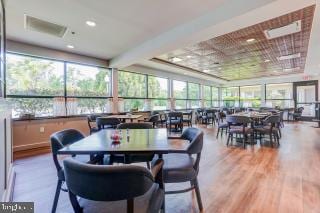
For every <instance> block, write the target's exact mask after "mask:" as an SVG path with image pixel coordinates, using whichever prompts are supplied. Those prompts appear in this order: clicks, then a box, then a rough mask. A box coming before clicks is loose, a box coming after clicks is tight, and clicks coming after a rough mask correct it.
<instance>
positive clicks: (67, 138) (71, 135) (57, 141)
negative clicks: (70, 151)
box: [50, 129, 84, 171]
mask: <svg viewBox="0 0 320 213" xmlns="http://www.w3.org/2000/svg"><path fill="white" fill-rule="evenodd" d="M83 138H84V135H83V134H82V133H81V132H79V131H78V130H76V129H65V130H62V131H59V132H55V133H53V134H52V135H51V136H50V141H51V151H52V155H53V161H54V164H55V166H56V168H57V170H58V171H60V170H61V165H60V163H59V161H58V158H57V153H58V150H59V149H62V148H63V147H65V146H67V145H69V144H73V143H75V142H77V141H79V140H81V139H83Z"/></svg>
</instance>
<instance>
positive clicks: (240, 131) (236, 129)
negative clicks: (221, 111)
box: [226, 115, 253, 148]
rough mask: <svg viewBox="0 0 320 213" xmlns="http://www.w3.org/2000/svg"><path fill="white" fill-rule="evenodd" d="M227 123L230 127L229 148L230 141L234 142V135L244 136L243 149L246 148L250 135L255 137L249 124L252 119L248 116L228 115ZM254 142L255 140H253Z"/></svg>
mask: <svg viewBox="0 0 320 213" xmlns="http://www.w3.org/2000/svg"><path fill="white" fill-rule="evenodd" d="M226 119H227V123H228V126H229V135H228V140H227V146H228V145H229V141H230V139H231V142H232V141H233V134H236V136H238V135H242V136H243V140H242V142H243V148H246V141H247V138H248V135H249V134H251V135H252V136H253V130H252V129H251V128H250V127H248V124H250V123H251V119H250V118H249V117H247V116H239V115H235V116H233V115H227V118H226ZM251 142H253V139H252V140H251Z"/></svg>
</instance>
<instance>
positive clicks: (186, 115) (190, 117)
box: [183, 110, 193, 120]
mask: <svg viewBox="0 0 320 213" xmlns="http://www.w3.org/2000/svg"><path fill="white" fill-rule="evenodd" d="M192 114H193V112H192V110H190V111H188V112H185V113H183V116H184V117H186V118H187V119H190V120H191V119H192Z"/></svg>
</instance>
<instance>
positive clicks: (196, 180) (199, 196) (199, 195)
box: [194, 178, 203, 212]
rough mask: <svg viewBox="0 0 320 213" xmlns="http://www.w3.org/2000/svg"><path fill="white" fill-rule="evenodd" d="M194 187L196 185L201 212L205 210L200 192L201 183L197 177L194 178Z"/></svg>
mask: <svg viewBox="0 0 320 213" xmlns="http://www.w3.org/2000/svg"><path fill="white" fill-rule="evenodd" d="M194 187H195V191H196V196H197V202H198V206H199V210H200V212H201V211H202V210H203V206H202V201H201V194H200V189H199V183H198V179H197V178H196V179H195V180H194Z"/></svg>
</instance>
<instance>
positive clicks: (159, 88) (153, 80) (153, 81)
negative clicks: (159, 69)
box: [148, 76, 168, 98]
mask: <svg viewBox="0 0 320 213" xmlns="http://www.w3.org/2000/svg"><path fill="white" fill-rule="evenodd" d="M148 98H168V79H167V78H159V77H155V76H148Z"/></svg>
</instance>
